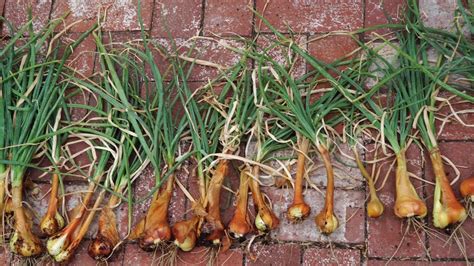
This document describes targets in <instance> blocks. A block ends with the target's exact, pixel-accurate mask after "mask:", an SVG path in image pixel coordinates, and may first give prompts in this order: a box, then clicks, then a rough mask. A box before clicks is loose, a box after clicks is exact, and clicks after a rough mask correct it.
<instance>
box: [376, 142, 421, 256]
mask: <svg viewBox="0 0 474 266" xmlns="http://www.w3.org/2000/svg"><path fill="white" fill-rule="evenodd" d="M368 149H369V151H370V152H369V154H368V156H367V159H368V160H373V158H374V152H373V145H370V146H368ZM406 156H407V168H408V171H409V172H410V173H413V174H414V175H416V176H419V177H421V176H422V174H423V173H422V161H421V159H420V158H421V154H420V151H419V149H418V148H416V147H415V146H414V145H412V146H410V148H409V149H408V151H407V153H406ZM380 158H382V157H381V156H380V155H379V157H378V159H380ZM390 163H391V161H386V160H385V162H384V161H382V162H380V163H379V164H377V165H383V166H382V168H381V172H380V176H379V180H378V183H380V182H381V181H382V179H383V178H384V177H385V175H386V173H387V171H388V167H389V165H390ZM368 171H369V173H371V171H372V167H368ZM394 171H395V168H393V169H392V170H391V171H390V174H389V176H388V178H387V181H386V183H385V186H384V187H383V188H381V189H380V190H379V191H378V195H379V197H380V200H381V201H382V203H383V204H384V207H385V211H384V213H383V215H382V216H381V217H379V218H375V219H372V218H369V219H368V225H367V228H368V256H369V257H381V258H390V257H391V256H393V255H394V257H424V256H425V250H424V247H423V246H424V242H425V235H424V233H422V232H418V233H415V232H414V229H413V228H411V231H409V232H408V233H407V234H406V235H405V236H404V232H405V229H406V228H407V223H406V221H405V220H402V219H400V218H398V217H396V216H395V214H394V212H393V207H394V204H395V172H394ZM411 181H412V183H413V185H414V186H415V188H417V191H418V195H419V196H420V197H421V198H423V194H422V187H421V186H422V184H421V182H420V181H418V180H415V179H413V178H412V179H411ZM402 240H403V241H402ZM399 246H400V247H399ZM397 249H398V250H397Z"/></svg>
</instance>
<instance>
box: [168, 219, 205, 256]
mask: <svg viewBox="0 0 474 266" xmlns="http://www.w3.org/2000/svg"><path fill="white" fill-rule="evenodd" d="M200 223H201V217H199V216H197V215H195V216H193V217H192V218H191V219H188V220H184V221H180V222H177V223H175V224H174V225H173V227H172V229H171V230H172V232H173V235H174V237H175V239H176V240H175V242H178V243H177V245H178V246H179V247H180V248H181V249H182V250H183V251H190V250H192V249H193V248H194V246H195V245H196V241H197V238H198V236H199V235H200V230H199V227H200ZM186 241H187V243H186V244H187V245H186V247H183V246H182V245H183V244H185V242H186Z"/></svg>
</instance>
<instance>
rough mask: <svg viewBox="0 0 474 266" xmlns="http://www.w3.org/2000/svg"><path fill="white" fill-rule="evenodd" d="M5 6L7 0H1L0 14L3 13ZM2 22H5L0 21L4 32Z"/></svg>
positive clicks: (0, 26)
mask: <svg viewBox="0 0 474 266" xmlns="http://www.w3.org/2000/svg"><path fill="white" fill-rule="evenodd" d="M4 6H5V0H0V14H2V15H3V7H4ZM2 24H3V22H0V33H2V31H1V30H2Z"/></svg>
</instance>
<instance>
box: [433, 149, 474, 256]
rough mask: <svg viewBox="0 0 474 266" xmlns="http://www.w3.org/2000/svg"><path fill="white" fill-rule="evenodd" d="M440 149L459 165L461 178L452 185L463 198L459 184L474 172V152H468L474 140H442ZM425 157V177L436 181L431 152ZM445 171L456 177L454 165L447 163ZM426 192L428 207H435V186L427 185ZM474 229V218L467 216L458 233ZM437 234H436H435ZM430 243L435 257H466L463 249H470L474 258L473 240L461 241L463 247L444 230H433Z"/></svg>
mask: <svg viewBox="0 0 474 266" xmlns="http://www.w3.org/2000/svg"><path fill="white" fill-rule="evenodd" d="M439 149H440V151H441V154H442V155H444V156H445V157H447V158H448V159H449V160H451V161H452V163H453V164H454V165H456V166H457V167H458V170H459V172H460V179H459V181H458V182H456V183H455V184H453V185H452V188H453V191H454V193H455V195H456V196H457V198H458V199H461V196H460V193H459V184H460V183H461V181H462V180H463V179H464V178H468V177H470V176H472V174H473V173H474V154H472V153H466V151H469V150H471V149H474V142H464V143H463V142H442V143H439ZM425 158H426V159H427V165H426V170H425V177H426V179H427V180H428V181H431V182H434V174H433V170H432V166H431V161H430V160H429V154H428V153H427V152H426V154H425ZM444 169H445V171H446V173H447V176H448V178H449V179H450V180H453V179H454V178H455V177H456V173H455V171H454V169H452V167H450V166H449V165H447V164H445V168H444ZM426 193H427V195H428V200H427V203H428V209H429V210H432V209H433V197H432V195H434V187H433V186H431V185H430V186H427V188H426ZM432 219H433V216H432V214H431V213H430V215H429V219H428V220H429V225H430V227H433V228H434V226H433V223H432ZM473 230H474V220H473V219H469V218H467V220H466V221H465V222H464V223H463V225H462V226H461V228H460V230H459V232H458V233H457V234H456V235H457V236H458V237H461V236H462V234H463V232H464V233H467V232H473ZM434 234H436V235H434ZM428 238H429V244H430V255H431V257H433V258H458V259H462V258H464V256H463V254H462V252H461V249H460V248H462V249H465V250H466V251H468V253H467V256H468V257H471V258H474V255H473V254H470V253H469V250H474V242H473V241H460V242H459V243H462V244H461V245H462V246H461V247H459V246H458V244H457V243H456V238H455V237H452V238H450V235H449V234H447V233H446V232H444V231H443V230H435V231H433V235H431V234H430V235H429V236H428Z"/></svg>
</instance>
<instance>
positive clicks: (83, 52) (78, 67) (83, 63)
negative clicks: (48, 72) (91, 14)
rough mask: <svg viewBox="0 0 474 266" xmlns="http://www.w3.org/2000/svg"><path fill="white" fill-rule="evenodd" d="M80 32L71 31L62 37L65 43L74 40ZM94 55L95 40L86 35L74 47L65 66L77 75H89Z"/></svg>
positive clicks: (92, 66)
mask: <svg viewBox="0 0 474 266" xmlns="http://www.w3.org/2000/svg"><path fill="white" fill-rule="evenodd" d="M80 35H81V34H79V33H71V34H68V35H67V36H65V37H64V38H63V42H64V43H65V44H69V43H72V42H74V41H76V40H77V39H78V38H79V36H80ZM95 55H96V45H95V40H94V37H93V36H92V35H89V36H87V37H86V38H85V39H84V40H83V41H82V42H81V43H80V44H79V46H77V47H76V48H75V49H74V52H73V53H72V54H71V55H70V56H69V59H68V61H67V62H66V66H67V67H69V68H71V70H73V71H74V72H77V73H76V76H77V77H83V76H85V77H89V76H91V75H92V73H93V71H94V62H95Z"/></svg>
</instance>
